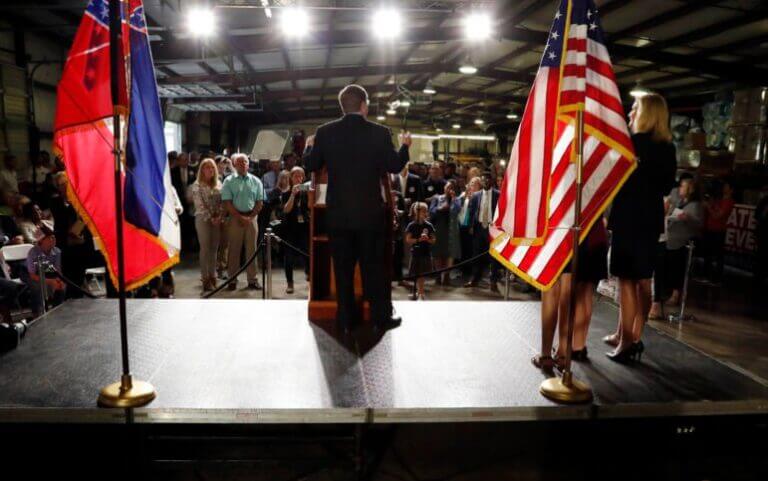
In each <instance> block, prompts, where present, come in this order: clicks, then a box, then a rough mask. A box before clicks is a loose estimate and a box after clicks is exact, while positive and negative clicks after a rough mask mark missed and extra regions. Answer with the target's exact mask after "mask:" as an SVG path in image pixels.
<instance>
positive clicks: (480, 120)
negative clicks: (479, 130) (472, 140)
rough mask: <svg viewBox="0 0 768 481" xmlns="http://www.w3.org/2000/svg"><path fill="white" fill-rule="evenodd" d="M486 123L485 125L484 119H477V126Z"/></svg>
mask: <svg viewBox="0 0 768 481" xmlns="http://www.w3.org/2000/svg"><path fill="white" fill-rule="evenodd" d="M484 123H485V121H484V120H483V119H481V118H477V119H475V124H476V125H483V124H484Z"/></svg>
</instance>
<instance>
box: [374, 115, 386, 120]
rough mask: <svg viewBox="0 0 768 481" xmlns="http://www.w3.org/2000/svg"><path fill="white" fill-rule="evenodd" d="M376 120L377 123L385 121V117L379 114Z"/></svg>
mask: <svg viewBox="0 0 768 481" xmlns="http://www.w3.org/2000/svg"><path fill="white" fill-rule="evenodd" d="M376 120H379V121H382V120H387V116H386V115H381V114H379V115H377V116H376Z"/></svg>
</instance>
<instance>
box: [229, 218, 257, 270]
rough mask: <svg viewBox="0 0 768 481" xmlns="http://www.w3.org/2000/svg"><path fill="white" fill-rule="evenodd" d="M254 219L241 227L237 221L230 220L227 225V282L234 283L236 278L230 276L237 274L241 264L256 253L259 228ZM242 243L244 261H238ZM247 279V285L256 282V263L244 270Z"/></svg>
mask: <svg viewBox="0 0 768 481" xmlns="http://www.w3.org/2000/svg"><path fill="white" fill-rule="evenodd" d="M257 218H258V217H254V218H253V220H252V221H251V222H249V223H248V224H247V225H242V224H241V223H240V222H238V220H237V219H230V220H229V224H228V225H227V238H228V243H229V260H228V265H227V272H228V273H229V281H233V282H236V281H237V278H232V276H233V275H234V274H235V272H237V270H238V269H239V268H240V266H241V265H242V263H243V262H245V261H246V260H248V259H250V258H251V256H252V255H253V253H254V252H255V251H256V240H257V239H258V234H259V227H258V224H256V219H257ZM243 242H245V259H243V260H242V261H241V260H240V251H241V250H242V248H243ZM245 272H246V274H247V277H248V283H251V282H257V281H258V278H257V277H256V275H257V272H256V261H253V262H251V264H250V265H248V268H247V269H246V271H245Z"/></svg>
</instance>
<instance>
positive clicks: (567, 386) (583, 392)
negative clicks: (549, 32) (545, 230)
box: [539, 108, 592, 403]
mask: <svg viewBox="0 0 768 481" xmlns="http://www.w3.org/2000/svg"><path fill="white" fill-rule="evenodd" d="M574 141H575V142H576V159H575V167H576V184H575V185H574V189H575V191H576V192H575V194H576V195H575V198H576V199H575V202H574V206H573V226H572V227H571V237H572V240H573V254H572V257H571V292H570V299H569V303H568V306H569V307H568V338H567V339H568V342H567V345H566V350H565V369H564V370H563V377H561V378H559V377H557V376H555V377H552V378H549V379H546V380H544V382H542V383H541V386H540V387H539V391H540V392H541V394H542V395H544V396H545V397H547V398H549V399H552V400H553V401H558V402H563V403H581V402H588V401H591V400H592V389H591V388H590V387H589V385H588V384H586V383H584V382H582V381H579V380H577V379H574V378H573V373H572V372H571V354H572V353H573V324H574V316H575V315H576V277H577V276H576V274H577V272H578V269H579V235H580V232H581V181H582V179H581V177H582V165H583V160H584V158H583V157H584V112H583V108H580V109H579V110H577V112H576V138H575V139H574Z"/></svg>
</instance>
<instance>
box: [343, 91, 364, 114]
mask: <svg viewBox="0 0 768 481" xmlns="http://www.w3.org/2000/svg"><path fill="white" fill-rule="evenodd" d="M363 104H366V105H367V104H368V92H366V91H365V89H364V88H363V87H361V86H359V85H355V84H350V85H347V86H346V87H344V88H343V89H341V92H339V105H341V111H342V112H344V113H345V114H351V113H356V112H360V111H361V110H362V108H363Z"/></svg>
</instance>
